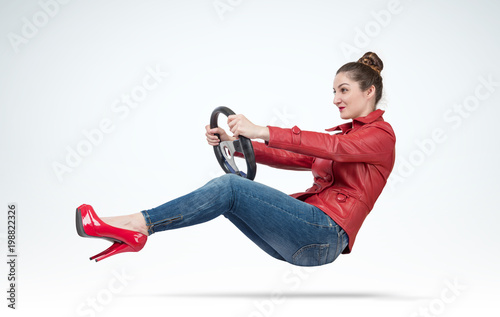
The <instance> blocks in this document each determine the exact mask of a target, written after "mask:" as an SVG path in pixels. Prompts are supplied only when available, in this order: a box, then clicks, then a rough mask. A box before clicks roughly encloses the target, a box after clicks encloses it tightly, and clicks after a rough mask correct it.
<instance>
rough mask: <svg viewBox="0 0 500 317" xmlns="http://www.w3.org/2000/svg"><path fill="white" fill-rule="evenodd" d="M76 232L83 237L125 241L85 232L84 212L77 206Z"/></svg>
mask: <svg viewBox="0 0 500 317" xmlns="http://www.w3.org/2000/svg"><path fill="white" fill-rule="evenodd" d="M75 222H76V232H78V235H79V236H80V237H83V238H96V239H104V240H108V241H110V242H119V243H123V241H120V240H117V239H113V238H109V237H94V236H90V235H88V234H86V233H85V230H83V223H82V213H81V211H80V209H78V208H76V221H75Z"/></svg>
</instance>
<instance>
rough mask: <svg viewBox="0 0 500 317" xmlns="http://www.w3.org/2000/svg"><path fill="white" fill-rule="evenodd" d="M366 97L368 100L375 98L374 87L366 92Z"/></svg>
mask: <svg viewBox="0 0 500 317" xmlns="http://www.w3.org/2000/svg"><path fill="white" fill-rule="evenodd" d="M365 94H366V97H367V98H368V99H371V98H375V94H376V89H375V86H374V85H371V86H370V87H369V88H368V89H367V90H365Z"/></svg>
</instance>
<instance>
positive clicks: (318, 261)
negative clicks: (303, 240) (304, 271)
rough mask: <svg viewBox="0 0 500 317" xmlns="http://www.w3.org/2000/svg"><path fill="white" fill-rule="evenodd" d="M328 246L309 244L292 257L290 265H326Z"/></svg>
mask: <svg viewBox="0 0 500 317" xmlns="http://www.w3.org/2000/svg"><path fill="white" fill-rule="evenodd" d="M329 248H330V245H329V244H309V245H306V246H303V247H302V248H300V249H299V250H298V251H297V252H295V254H294V255H293V256H292V263H293V264H295V265H299V266H318V265H323V264H327V263H328V249H329Z"/></svg>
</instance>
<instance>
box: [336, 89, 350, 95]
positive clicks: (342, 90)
mask: <svg viewBox="0 0 500 317" xmlns="http://www.w3.org/2000/svg"><path fill="white" fill-rule="evenodd" d="M340 91H341V92H345V91H347V88H340ZM336 93H337V92H336V91H335V90H334V91H333V94H334V95H335V94H336Z"/></svg>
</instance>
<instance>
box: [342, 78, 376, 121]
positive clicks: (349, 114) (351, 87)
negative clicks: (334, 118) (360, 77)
mask: <svg viewBox="0 0 500 317" xmlns="http://www.w3.org/2000/svg"><path fill="white" fill-rule="evenodd" d="M333 93H334V94H335V97H334V98H333V103H334V104H335V105H336V106H337V107H338V108H339V111H340V117H341V118H342V119H344V120H347V119H354V118H358V117H364V116H367V115H368V114H370V112H372V111H373V110H374V109H375V87H374V86H371V87H370V88H368V89H367V90H366V91H361V89H360V88H359V84H358V83H357V82H355V81H353V80H351V79H350V78H349V77H347V75H346V73H344V72H343V73H338V74H337V76H335V79H334V80H333Z"/></svg>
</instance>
